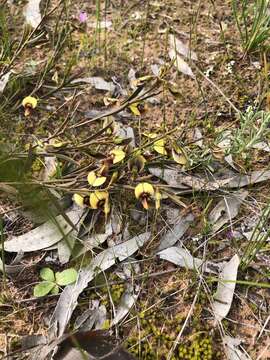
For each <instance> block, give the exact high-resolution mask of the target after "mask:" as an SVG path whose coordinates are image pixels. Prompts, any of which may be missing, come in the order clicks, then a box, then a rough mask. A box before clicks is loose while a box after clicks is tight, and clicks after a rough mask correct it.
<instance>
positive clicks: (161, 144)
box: [153, 139, 167, 155]
mask: <svg viewBox="0 0 270 360" xmlns="http://www.w3.org/2000/svg"><path fill="white" fill-rule="evenodd" d="M153 148H154V150H155V151H156V152H157V153H158V154H161V155H167V150H166V149H165V140H164V139H160V140H157V141H155V142H154V145H153Z"/></svg>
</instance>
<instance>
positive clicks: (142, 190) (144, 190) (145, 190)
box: [134, 182, 155, 199]
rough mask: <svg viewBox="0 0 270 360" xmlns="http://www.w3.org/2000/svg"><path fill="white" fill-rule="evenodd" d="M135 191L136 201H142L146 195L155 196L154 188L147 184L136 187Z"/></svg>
mask: <svg viewBox="0 0 270 360" xmlns="http://www.w3.org/2000/svg"><path fill="white" fill-rule="evenodd" d="M134 191H135V196H136V199H140V197H141V196H142V195H144V194H146V195H149V196H153V195H154V193H155V190H154V188H153V186H152V185H151V184H149V183H147V182H144V183H140V184H138V185H137V186H136V187H135V190H134Z"/></svg>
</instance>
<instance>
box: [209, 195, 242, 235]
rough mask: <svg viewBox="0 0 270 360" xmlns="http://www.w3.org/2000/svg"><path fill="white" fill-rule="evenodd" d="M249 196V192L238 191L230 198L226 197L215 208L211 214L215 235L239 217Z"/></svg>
mask: <svg viewBox="0 0 270 360" xmlns="http://www.w3.org/2000/svg"><path fill="white" fill-rule="evenodd" d="M247 195H248V192H247V191H238V192H236V193H234V194H231V195H230V196H224V198H223V199H222V200H221V201H220V202H219V203H218V204H217V205H216V206H215V207H214V209H213V210H212V211H211V212H210V214H209V222H210V224H211V225H212V231H213V233H215V232H216V231H218V230H219V229H220V228H221V227H222V226H223V225H224V224H226V223H227V222H229V221H231V220H232V219H233V218H235V217H236V216H237V214H238V212H239V208H240V206H241V204H242V203H243V201H244V200H245V198H246V197H247Z"/></svg>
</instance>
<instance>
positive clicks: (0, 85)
mask: <svg viewBox="0 0 270 360" xmlns="http://www.w3.org/2000/svg"><path fill="white" fill-rule="evenodd" d="M10 74H11V71H9V72H7V73H6V74H5V75H3V76H2V77H1V78H0V93H2V92H3V91H4V90H5V87H6V85H7V83H8V80H9V77H10Z"/></svg>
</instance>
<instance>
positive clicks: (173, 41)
mask: <svg viewBox="0 0 270 360" xmlns="http://www.w3.org/2000/svg"><path fill="white" fill-rule="evenodd" d="M169 42H170V48H171V49H175V50H176V52H177V53H178V54H180V55H183V56H184V57H185V58H188V59H189V58H190V59H192V60H195V61H196V60H198V57H197V54H196V53H195V52H194V51H192V50H191V49H190V48H189V46H188V45H186V44H184V43H183V42H182V41H181V40H180V39H178V38H176V37H175V36H174V35H173V34H170V35H169Z"/></svg>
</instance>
